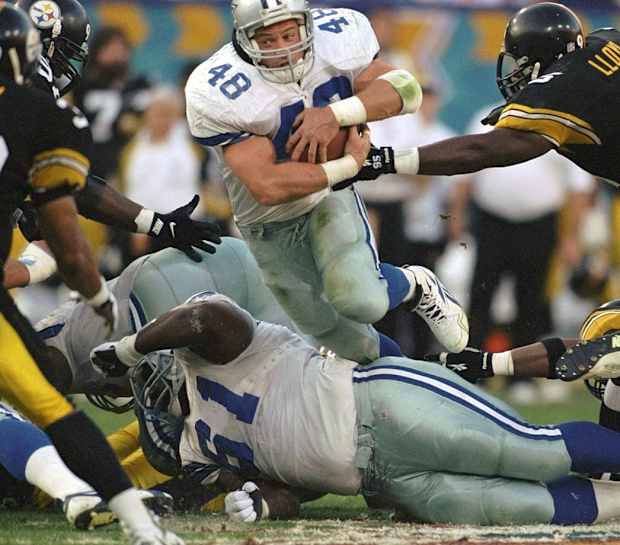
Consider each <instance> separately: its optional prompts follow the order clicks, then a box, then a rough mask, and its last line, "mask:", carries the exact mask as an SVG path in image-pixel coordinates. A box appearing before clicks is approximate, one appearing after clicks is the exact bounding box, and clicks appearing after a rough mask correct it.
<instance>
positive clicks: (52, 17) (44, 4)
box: [28, 0, 60, 29]
mask: <svg viewBox="0 0 620 545" xmlns="http://www.w3.org/2000/svg"><path fill="white" fill-rule="evenodd" d="M28 13H29V15H30V18H31V19H32V21H33V22H34V24H35V25H36V26H37V28H41V29H46V28H51V27H53V26H54V24H55V23H56V21H58V20H59V19H60V8H59V7H58V4H56V2H52V1H51V0H41V1H40V2H35V3H34V4H32V6H31V7H30V10H29V12H28Z"/></svg>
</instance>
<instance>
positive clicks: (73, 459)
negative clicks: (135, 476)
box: [45, 412, 132, 501]
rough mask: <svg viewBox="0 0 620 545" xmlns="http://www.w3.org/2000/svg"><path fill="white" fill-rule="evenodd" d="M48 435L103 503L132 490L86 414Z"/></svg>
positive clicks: (55, 427) (67, 419) (59, 424)
mask: <svg viewBox="0 0 620 545" xmlns="http://www.w3.org/2000/svg"><path fill="white" fill-rule="evenodd" d="M45 432H46V433H47V434H48V435H49V437H50V439H51V440H52V442H53V443H54V446H55V447H56V450H58V453H59V454H60V457H61V458H62V459H63V461H64V462H65V464H67V467H68V468H69V469H70V470H71V471H73V473H75V474H76V475H77V476H78V477H79V478H80V479H82V480H84V481H86V482H87V483H88V484H90V485H91V486H92V487H93V488H94V489H95V490H96V491H97V493H98V494H99V495H100V496H101V497H102V498H103V499H104V500H106V501H109V500H110V499H111V498H113V497H114V496H116V495H117V494H119V493H121V492H123V491H125V490H127V489H129V488H131V487H132V486H131V483H130V481H129V478H128V477H127V475H126V474H125V472H124V471H123V469H122V468H121V466H120V464H119V463H118V460H117V458H116V455H115V454H114V451H113V450H112V448H111V447H110V445H109V443H108V442H107V440H106V438H105V437H104V436H103V434H102V433H101V431H100V430H99V428H97V426H96V425H95V424H94V423H93V422H92V421H91V420H90V419H89V418H88V417H87V416H86V415H85V414H84V413H82V412H74V413H71V414H69V415H68V416H66V417H64V418H62V419H60V420H58V421H57V422H54V423H53V424H51V425H49V426H48V427H47V428H46V429H45Z"/></svg>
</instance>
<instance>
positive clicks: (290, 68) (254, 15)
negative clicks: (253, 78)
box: [231, 0, 314, 83]
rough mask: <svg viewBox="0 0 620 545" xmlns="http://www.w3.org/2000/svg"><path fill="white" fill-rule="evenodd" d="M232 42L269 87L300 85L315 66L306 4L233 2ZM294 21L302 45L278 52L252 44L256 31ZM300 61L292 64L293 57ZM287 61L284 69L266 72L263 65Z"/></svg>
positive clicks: (281, 0)
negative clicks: (275, 60)
mask: <svg viewBox="0 0 620 545" xmlns="http://www.w3.org/2000/svg"><path fill="white" fill-rule="evenodd" d="M231 7H232V15H233V22H234V23H233V24H234V27H235V39H236V41H237V43H238V45H239V46H240V47H241V49H242V50H243V51H244V52H245V53H246V54H247V55H248V57H250V59H251V60H252V62H253V63H254V65H255V66H256V68H258V70H259V71H260V73H261V75H262V76H263V77H264V78H265V79H266V80H267V81H270V82H272V83H293V82H296V81H300V80H301V79H302V78H303V77H304V76H305V75H306V74H307V73H308V72H309V71H310V69H311V68H312V64H313V62H314V49H313V40H314V33H313V27H312V14H311V12H310V6H309V5H308V2H307V0H232V4H231ZM289 19H296V20H297V21H298V24H299V33H300V35H301V41H299V42H298V43H296V44H295V45H293V46H290V47H285V48H281V49H270V50H265V51H263V50H261V49H260V48H259V47H258V44H257V43H256V40H254V35H255V34H256V31H257V30H258V29H260V28H264V27H266V26H269V25H273V24H275V23H279V22H281V21H287V20H289ZM298 53H303V57H302V58H301V59H300V60H299V61H297V62H294V61H293V58H294V56H295V55H296V54H298ZM283 57H287V58H288V64H287V65H286V66H284V67H277V68H268V67H267V66H265V64H264V61H266V60H269V59H281V58H283Z"/></svg>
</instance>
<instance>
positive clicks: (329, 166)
mask: <svg viewBox="0 0 620 545" xmlns="http://www.w3.org/2000/svg"><path fill="white" fill-rule="evenodd" d="M321 167H322V168H323V170H324V171H325V174H326V175H327V185H329V186H330V187H331V186H333V185H335V184H339V183H340V182H344V181H345V180H348V179H349V178H353V177H354V176H355V175H356V174H357V173H358V172H359V171H360V166H359V165H358V164H357V161H356V160H355V158H354V157H353V155H351V154H350V153H347V155H345V156H344V157H343V158H342V159H335V160H333V161H327V163H323V164H321Z"/></svg>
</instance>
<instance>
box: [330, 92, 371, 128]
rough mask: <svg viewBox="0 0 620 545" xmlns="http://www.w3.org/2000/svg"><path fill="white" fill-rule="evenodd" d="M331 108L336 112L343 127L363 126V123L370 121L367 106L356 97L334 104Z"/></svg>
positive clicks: (337, 118)
mask: <svg viewBox="0 0 620 545" xmlns="http://www.w3.org/2000/svg"><path fill="white" fill-rule="evenodd" d="M329 107H330V108H331V110H332V112H334V115H335V116H336V120H337V121H338V124H339V125H340V126H341V127H353V126H354V125H361V124H362V123H366V120H367V119H368V112H366V106H364V103H363V102H362V101H361V100H360V99H359V98H357V97H356V96H352V97H349V98H345V99H344V100H339V101H338V102H332V103H331V104H330V105H329Z"/></svg>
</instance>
